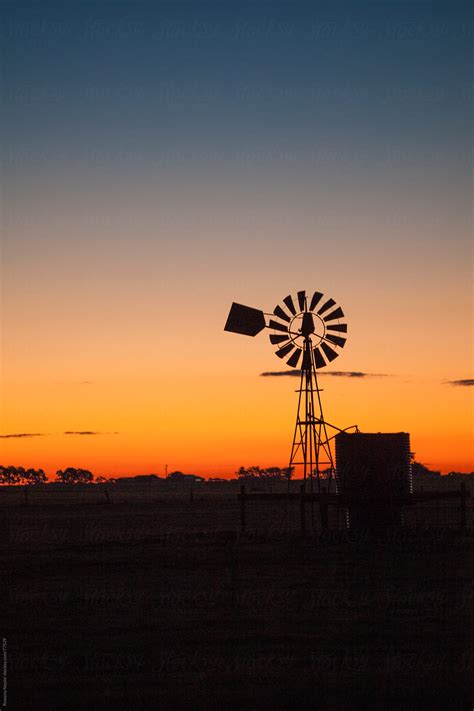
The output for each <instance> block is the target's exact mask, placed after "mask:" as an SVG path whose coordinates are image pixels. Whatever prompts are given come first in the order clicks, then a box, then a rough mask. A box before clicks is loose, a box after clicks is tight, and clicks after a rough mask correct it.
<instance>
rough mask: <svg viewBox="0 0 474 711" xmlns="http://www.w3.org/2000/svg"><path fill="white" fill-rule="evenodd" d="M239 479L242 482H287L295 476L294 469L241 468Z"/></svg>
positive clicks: (238, 474) (238, 473)
mask: <svg viewBox="0 0 474 711" xmlns="http://www.w3.org/2000/svg"><path fill="white" fill-rule="evenodd" d="M236 474H237V478H238V479H241V480H246V479H250V480H255V479H258V480H259V481H286V480H288V479H291V477H292V475H293V467H284V468H283V469H281V468H280V467H268V468H267V469H260V467H257V466H252V467H240V469H239V470H238V471H237V472H236Z"/></svg>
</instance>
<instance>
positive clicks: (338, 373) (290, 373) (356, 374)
mask: <svg viewBox="0 0 474 711" xmlns="http://www.w3.org/2000/svg"><path fill="white" fill-rule="evenodd" d="M320 375H330V376H331V377H335V378H387V377H388V375H387V374H386V373H362V372H360V371H358V370H333V371H328V372H327V373H322V372H320V371H319V370H318V377H319V376H320ZM300 376H301V370H274V371H266V372H264V373H260V377H262V378H280V377H290V378H296V377H300Z"/></svg>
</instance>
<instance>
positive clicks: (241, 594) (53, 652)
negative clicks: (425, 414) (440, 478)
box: [0, 494, 474, 711]
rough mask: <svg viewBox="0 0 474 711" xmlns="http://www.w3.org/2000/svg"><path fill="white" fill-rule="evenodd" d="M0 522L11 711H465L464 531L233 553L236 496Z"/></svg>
mask: <svg viewBox="0 0 474 711" xmlns="http://www.w3.org/2000/svg"><path fill="white" fill-rule="evenodd" d="M0 514H1V516H2V518H1V521H2V526H3V535H2V568H3V571H5V572H4V573H3V572H2V580H3V581H5V580H7V581H8V589H9V599H10V616H9V621H8V623H7V622H6V621H4V624H3V628H4V629H5V630H6V632H5V634H4V635H3V636H5V637H6V638H7V645H8V647H7V650H8V664H9V671H8V706H9V707H11V708H12V709H36V710H37V709H43V708H45V709H83V708H84V709H85V708H88V709H101V708H115V709H118V708H120V709H140V708H156V709H170V710H172V709H180V708H187V709H200V708H206V709H218V710H221V709H228V708H229V709H233V708H235V709H249V710H250V709H263V708H268V709H315V710H317V709H336V710H338V709H351V710H352V709H380V710H385V709H400V710H401V709H404V710H411V709H423V710H425V709H463V710H464V709H465V710H466V711H469V710H470V709H472V708H473V707H474V683H473V681H472V679H473V676H474V674H473V659H474V655H473V631H474V629H473V624H472V622H473V620H472V609H473V601H474V596H473V582H474V560H473V558H474V556H473V555H472V538H470V536H469V531H468V532H467V534H464V535H461V534H460V533H459V532H457V531H455V530H452V531H448V530H446V529H436V530H420V531H418V533H417V534H416V535H415V534H410V535H408V533H405V534H404V535H403V536H399V537H395V538H394V539H393V540H391V541H390V542H385V543H382V542H379V543H373V544H369V543H368V542H367V541H364V540H356V539H355V538H354V537H350V536H348V535H347V534H344V533H341V532H339V533H334V534H330V535H329V536H327V537H326V538H325V539H321V537H319V538H318V537H311V536H308V537H307V539H306V540H302V539H301V537H300V536H299V534H298V533H297V532H293V533H291V532H289V531H286V530H284V528H282V527H280V528H278V526H277V527H275V528H274V529H273V530H271V529H268V528H267V529H266V530H263V531H262V530H259V529H258V526H255V527H254V529H253V530H249V531H248V533H247V534H246V535H245V537H241V536H239V533H238V510H237V503H236V500H235V496H234V494H232V495H228V496H223V497H213V498H212V499H205V500H204V499H200V498H199V497H196V498H195V499H194V500H193V501H184V500H181V501H180V500H179V498H172V497H170V498H169V500H167V499H166V498H164V499H162V500H156V501H153V502H151V503H145V502H142V503H139V502H135V503H117V504H114V505H107V504H105V503H95V504H90V503H89V504H87V503H70V504H67V503H64V502H62V503H59V504H56V505H54V504H53V503H51V504H46V503H43V504H41V505H30V506H28V507H26V506H24V507H21V506H18V505H16V506H8V507H4V508H3V509H1V510H0ZM7 575H8V578H7ZM4 612H6V610H5V608H4Z"/></svg>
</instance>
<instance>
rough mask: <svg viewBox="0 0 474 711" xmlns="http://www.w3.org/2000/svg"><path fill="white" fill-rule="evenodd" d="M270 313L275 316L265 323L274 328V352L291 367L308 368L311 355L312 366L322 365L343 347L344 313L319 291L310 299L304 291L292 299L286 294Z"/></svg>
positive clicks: (344, 339) (272, 337) (335, 356)
mask: <svg viewBox="0 0 474 711" xmlns="http://www.w3.org/2000/svg"><path fill="white" fill-rule="evenodd" d="M273 315H274V316H275V318H274V319H270V321H269V324H268V325H269V327H270V328H272V329H273V331H274V333H272V334H271V335H270V342H271V343H272V344H273V345H274V346H278V347H277V350H276V351H275V352H276V355H277V356H278V357H279V358H282V359H286V358H287V360H286V363H287V364H288V365H289V366H290V367H291V368H298V367H300V368H301V369H302V370H304V369H308V368H309V367H310V365H309V364H308V360H309V359H311V358H314V365H315V367H316V368H324V367H325V366H326V365H327V364H328V363H331V362H332V361H333V360H334V359H335V358H337V356H338V355H339V353H340V350H341V348H344V345H345V343H346V337H345V336H344V335H343V334H346V333H347V324H346V323H341V320H342V319H344V318H345V317H344V312H343V310H342V309H341V307H340V306H338V305H337V304H336V302H335V301H334V299H326V298H325V297H324V294H322V293H321V292H320V291H315V292H314V294H313V295H312V297H311V298H309V297H308V296H306V292H305V291H298V293H297V295H296V299H294V298H293V297H292V296H291V295H290V296H286V297H285V298H284V299H283V303H282V304H281V305H280V304H279V305H278V306H275V308H274V310H273Z"/></svg>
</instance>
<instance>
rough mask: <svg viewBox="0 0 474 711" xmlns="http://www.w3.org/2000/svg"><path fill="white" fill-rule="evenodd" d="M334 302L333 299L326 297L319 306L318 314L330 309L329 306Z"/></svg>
mask: <svg viewBox="0 0 474 711" xmlns="http://www.w3.org/2000/svg"><path fill="white" fill-rule="evenodd" d="M335 304H336V302H335V301H334V299H328V300H327V301H326V302H325V303H324V304H323V305H322V306H321V308H320V309H319V311H318V314H319V315H321V314H323V313H324V312H325V311H327V310H328V309H330V308H331V306H334V305H335Z"/></svg>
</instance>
